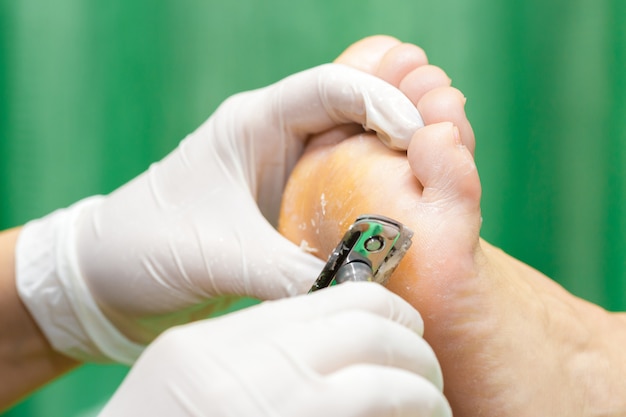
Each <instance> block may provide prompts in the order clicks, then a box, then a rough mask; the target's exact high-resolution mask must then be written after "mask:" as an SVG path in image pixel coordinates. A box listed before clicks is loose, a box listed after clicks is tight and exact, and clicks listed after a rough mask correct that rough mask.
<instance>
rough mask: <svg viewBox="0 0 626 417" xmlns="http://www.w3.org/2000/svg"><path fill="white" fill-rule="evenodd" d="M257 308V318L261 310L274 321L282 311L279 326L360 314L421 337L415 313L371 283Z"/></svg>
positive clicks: (421, 323)
mask: <svg viewBox="0 0 626 417" xmlns="http://www.w3.org/2000/svg"><path fill="white" fill-rule="evenodd" d="M259 307H260V308H259V312H257V314H263V312H262V311H264V310H265V311H266V313H267V314H268V315H270V316H274V317H276V313H278V311H277V310H276V309H279V310H281V311H283V310H284V315H281V317H282V319H281V321H283V322H284V321H289V320H292V321H294V322H295V321H302V320H305V319H315V318H319V317H322V316H326V315H331V314H335V313H338V312H346V311H354V310H361V311H367V312H370V313H374V314H376V315H379V316H381V317H383V318H386V319H389V320H393V321H395V322H397V323H399V324H401V325H403V326H405V327H407V328H409V329H411V330H412V331H414V332H416V333H417V334H419V335H420V336H421V335H423V333H424V321H423V320H422V317H421V315H420V314H419V312H418V311H417V310H416V309H415V308H413V307H412V306H411V305H410V304H409V303H408V302H406V301H405V300H403V299H402V298H401V297H400V296H398V295H396V294H394V293H392V292H391V291H389V290H387V289H386V288H384V287H383V286H382V285H380V284H376V283H373V282H346V283H343V284H340V285H335V286H332V287H329V288H325V289H323V290H320V291H316V292H314V293H311V294H305V295H300V296H297V297H293V298H290V299H283V300H277V301H266V302H265V303H263V304H262V305H260V306H259Z"/></svg>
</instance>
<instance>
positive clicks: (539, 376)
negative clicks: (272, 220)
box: [280, 37, 626, 417]
mask: <svg viewBox="0 0 626 417" xmlns="http://www.w3.org/2000/svg"><path fill="white" fill-rule="evenodd" d="M368 45H372V47H371V51H372V54H371V56H370V57H369V58H367V57H364V55H368V50H369V49H368V48H369V47H368ZM420 54H423V51H421V50H420V49H419V48H417V47H413V46H410V45H406V44H401V43H400V42H399V41H396V40H394V39H393V38H387V37H382V38H380V37H375V38H370V39H366V40H365V41H362V42H360V43H357V44H356V45H355V46H353V47H351V48H349V49H348V50H347V51H346V52H345V53H344V54H342V55H341V56H340V58H339V62H343V63H346V64H348V65H354V66H357V67H359V68H361V69H362V70H365V71H369V72H371V73H374V74H376V75H378V76H380V77H382V78H384V79H386V80H388V81H389V82H392V83H394V84H395V85H397V86H399V88H400V89H401V90H403V91H404V92H405V94H407V95H408V96H409V98H411V100H413V102H414V103H415V104H416V106H417V107H418V109H419V110H420V112H421V113H422V116H423V118H424V120H425V122H426V124H427V127H425V128H423V129H421V130H420V131H418V132H417V133H416V135H415V137H414V139H413V141H412V143H411V147H410V149H409V151H408V154H405V153H399V152H394V151H390V150H388V149H387V148H385V147H384V146H383V145H382V144H381V143H380V142H379V141H378V140H377V139H376V138H375V137H374V136H372V135H370V134H364V133H359V134H357V135H355V136H353V137H351V138H350V139H348V140H344V141H341V142H339V143H337V142H336V141H335V140H333V135H326V136H325V137H324V136H322V137H319V138H316V139H315V140H313V141H312V142H311V143H310V145H309V147H308V149H307V152H306V154H305V156H304V157H303V158H302V159H301V161H300V162H299V163H298V165H297V166H296V169H295V170H294V172H293V174H292V176H291V179H290V182H289V184H288V186H287V189H286V191H285V197H284V200H283V208H282V212H281V218H280V229H281V232H282V233H284V234H285V236H287V237H288V238H289V239H291V240H292V241H294V242H295V243H298V244H300V243H304V244H306V246H307V247H308V248H310V249H311V250H313V251H315V253H316V254H317V255H318V256H319V257H320V258H322V259H324V260H325V259H326V257H327V256H328V254H329V253H330V251H331V250H332V249H333V248H334V246H335V245H336V243H337V242H338V240H339V239H340V238H341V236H342V235H343V233H344V232H345V230H346V228H347V227H348V226H349V225H350V224H351V223H352V222H353V221H354V219H355V218H356V217H357V216H358V215H360V214H365V213H374V214H382V215H385V216H389V217H391V218H394V219H396V220H398V221H400V222H402V223H404V224H405V225H407V226H409V227H410V228H411V229H412V230H413V231H414V232H415V235H414V238H413V246H412V247H411V249H410V250H409V252H408V253H407V255H406V257H405V258H404V260H403V261H402V263H401V264H400V266H399V267H398V269H397V270H396V272H395V273H394V275H393V276H392V278H391V280H390V282H389V284H388V287H389V288H390V289H392V290H393V291H394V292H396V293H398V294H400V295H401V296H402V297H404V298H405V299H407V300H408V301H409V302H411V303H412V304H413V305H414V306H415V307H416V308H417V309H418V310H419V311H420V312H421V313H422V316H423V318H424V321H425V329H426V331H425V338H426V340H427V341H428V342H429V343H430V344H431V346H432V347H433V349H434V350H435V352H436V353H437V355H438V358H439V360H440V362H441V365H442V368H443V373H444V381H445V393H446V396H447V397H448V400H449V401H450V404H451V406H452V409H453V412H454V415H455V416H456V417H470V416H471V417H474V416H487V417H496V416H499V417H508V416H511V417H513V416H515V417H519V416H533V417H536V416H596V415H603V416H605V415H606V416H609V415H610V416H620V415H626V377H624V375H626V354H624V353H622V350H623V348H622V346H624V345H626V319H625V318H624V315H622V314H611V313H608V312H606V311H604V310H603V309H601V308H599V307H597V306H594V305H592V304H590V303H587V302H585V301H583V300H581V299H578V298H576V297H574V296H572V295H571V294H569V293H568V292H567V291H565V290H564V289H563V288H561V287H560V286H558V285H557V284H555V283H554V282H553V281H551V280H550V279H548V278H547V277H545V276H544V275H542V274H541V273H539V272H538V271H536V270H534V269H532V268H530V267H528V266H527V265H524V264H522V263H521V262H519V261H517V260H515V259H513V258H511V257H509V256H508V255H506V254H505V253H503V252H502V251H500V250H498V249H496V248H494V247H493V246H491V245H489V244H488V243H487V242H485V241H484V240H482V239H480V238H479V232H480V224H481V216H480V193H481V187H480V180H479V177H478V173H477V170H476V167H475V165H474V160H473V149H474V136H473V132H472V130H471V126H470V124H469V122H468V121H467V118H466V116H465V113H464V109H463V105H464V98H463V96H462V94H460V92H458V90H455V89H453V88H451V87H449V86H448V84H449V80H447V77H445V74H443V72H442V71H441V70H439V69H436V67H432V66H429V65H427V64H426V60H425V55H424V56H422V57H419V55H420ZM442 74H443V75H442Z"/></svg>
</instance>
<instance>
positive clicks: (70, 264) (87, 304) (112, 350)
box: [15, 196, 145, 365]
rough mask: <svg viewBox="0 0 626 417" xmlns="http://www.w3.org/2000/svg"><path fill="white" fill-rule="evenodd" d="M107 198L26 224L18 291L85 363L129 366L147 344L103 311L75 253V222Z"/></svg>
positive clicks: (46, 328) (59, 346) (48, 332)
mask: <svg viewBox="0 0 626 417" xmlns="http://www.w3.org/2000/svg"><path fill="white" fill-rule="evenodd" d="M102 198H103V197H102V196H95V197H91V198H87V199H85V200H81V201H79V202H78V203H76V204H74V205H72V206H70V207H68V208H66V209H61V210H57V211H55V212H53V213H51V214H49V215H47V216H45V217H43V218H41V219H37V220H33V221H31V222H29V223H27V224H26V225H25V226H24V227H23V229H22V231H21V233H20V236H19V237H18V241H17V247H16V255H15V257H16V260H15V261H16V284H17V290H18V293H19V295H20V298H21V299H22V301H23V302H24V304H25V305H26V307H27V308H28V310H29V311H30V313H31V314H32V316H33V317H34V319H35V321H36V322H37V324H38V325H39V327H40V328H41V330H42V332H43V333H44V334H45V336H46V337H47V338H48V340H49V342H50V344H51V345H52V346H53V347H54V349H55V350H57V351H59V352H61V353H63V354H65V355H67V356H70V357H72V358H75V359H78V360H80V361H83V362H111V361H114V362H119V363H123V364H127V365H130V364H132V363H134V361H135V360H136V359H137V357H139V355H140V354H141V352H142V351H143V349H144V347H145V346H142V345H139V344H136V343H134V342H132V341H130V340H128V339H127V338H126V337H125V336H124V335H123V334H122V333H120V332H119V331H118V330H117V329H116V328H115V326H113V324H111V322H110V321H109V320H108V319H107V318H106V317H105V315H104V314H103V313H102V311H100V309H99V307H98V305H97V304H96V301H95V300H94V298H93V297H92V295H91V293H90V292H89V288H88V287H87V284H86V283H85V281H84V280H83V278H82V276H81V273H80V268H79V265H78V260H77V257H76V253H77V251H76V247H75V245H76V238H75V232H76V231H75V225H76V221H77V220H78V218H79V217H80V215H81V213H82V211H83V209H84V208H85V207H87V206H89V205H92V204H97V203H98V202H99V200H100V199H102Z"/></svg>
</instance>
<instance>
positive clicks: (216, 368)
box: [100, 283, 451, 417]
mask: <svg viewBox="0 0 626 417" xmlns="http://www.w3.org/2000/svg"><path fill="white" fill-rule="evenodd" d="M422 328H423V324H422V320H421V318H420V316H419V314H418V313H417V311H415V310H414V309H413V308H412V307H411V306H410V305H409V304H408V303H406V302H405V301H404V300H402V299H400V298H399V297H398V296H396V295H394V294H392V293H391V292H389V291H387V290H386V289H384V288H383V287H382V286H379V285H378V284H372V283H346V284H342V285H339V286H336V287H333V288H329V289H325V290H322V291H318V292H316V293H314V294H311V295H304V296H300V297H296V298H291V299H287V300H279V301H274V302H267V303H264V304H262V305H260V306H255V307H252V308H250V309H248V310H244V311H240V312H237V313H233V314H230V315H228V316H225V317H221V318H217V319H212V320H208V321H201V322H197V323H193V324H190V325H185V326H181V327H179V328H176V329H173V330H170V331H168V332H166V333H164V334H163V335H162V336H161V337H159V338H158V339H157V340H155V342H154V343H153V345H151V346H149V347H148V349H147V350H146V351H145V352H144V354H143V356H142V357H141V358H140V359H139V361H138V362H137V363H136V364H135V366H134V367H133V369H132V370H131V372H130V373H129V375H128V376H127V377H126V379H125V380H124V382H123V383H122V385H121V386H120V388H118V390H117V392H116V393H115V395H114V396H113V398H112V399H111V400H110V402H109V403H108V404H107V406H106V407H105V408H104V410H103V412H102V413H101V415H100V417H105V416H140V415H141V416H144V415H145V416H151V417H159V416H168V417H169V416H180V417H184V416H209V415H210V416H214V417H249V416H255V417H265V416H267V417H269V416H272V417H282V416H284V417H291V416H298V417H319V416H333V417H348V416H350V417H385V416H389V417H392V416H393V417H398V416H411V417H445V416H451V413H450V408H449V406H448V404H447V402H446V400H445V398H444V396H443V394H442V392H441V390H442V376H441V369H440V368H439V364H438V363H437V359H436V357H435V354H434V353H433V351H432V350H431V348H430V347H429V346H428V344H427V343H426V342H425V341H424V339H422V338H421V337H420V335H421V333H422Z"/></svg>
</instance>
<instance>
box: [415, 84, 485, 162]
mask: <svg viewBox="0 0 626 417" xmlns="http://www.w3.org/2000/svg"><path fill="white" fill-rule="evenodd" d="M465 102H466V99H465V96H464V95H463V93H461V92H460V91H459V90H457V89H456V88H453V87H439V88H435V89H432V90H430V91H428V92H426V93H425V94H424V95H423V96H422V98H421V99H420V100H419V102H418V103H417V109H418V110H419V112H420V114H421V115H422V118H423V119H424V123H425V124H427V125H429V124H434V123H441V122H451V123H452V124H454V125H455V126H457V127H458V129H459V133H460V138H461V142H462V143H463V145H465V146H466V147H467V149H468V150H469V151H470V153H471V154H472V155H473V154H474V148H475V147H476V140H475V138H474V131H473V129H472V125H471V124H470V122H469V120H468V119H467V115H466V114H465Z"/></svg>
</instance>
